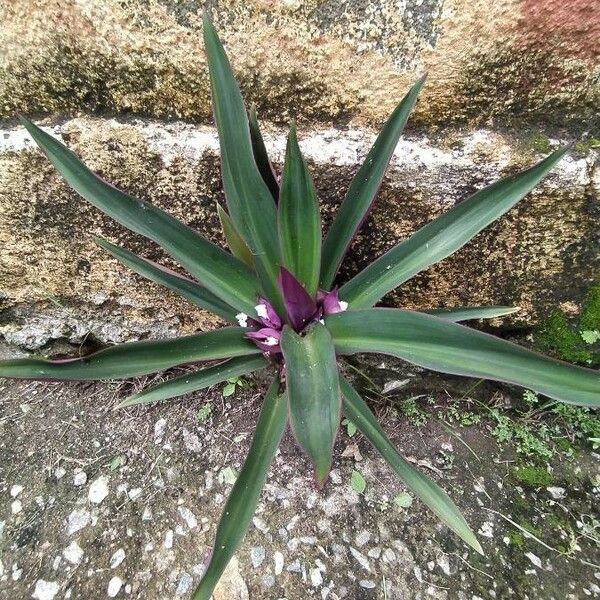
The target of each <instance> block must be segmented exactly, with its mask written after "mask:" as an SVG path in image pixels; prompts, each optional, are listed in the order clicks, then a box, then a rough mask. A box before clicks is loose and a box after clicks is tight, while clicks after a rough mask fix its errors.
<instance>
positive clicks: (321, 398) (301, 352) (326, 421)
mask: <svg viewBox="0 0 600 600" xmlns="http://www.w3.org/2000/svg"><path fill="white" fill-rule="evenodd" d="M281 351H282V352H283V356H284V358H285V364H286V367H287V370H286V377H287V396H288V402H289V407H290V424H291V426H292V429H293V431H294V434H295V436H296V438H297V440H298V442H299V444H300V446H301V447H302V449H303V450H304V451H305V452H306V453H307V454H308V456H309V457H310V459H311V461H312V463H313V465H314V467H315V479H316V481H317V484H319V485H322V484H323V483H324V482H325V480H326V479H327V476H328V475H329V470H330V469H331V461H332V453H333V444H334V443H335V437H336V435H337V431H338V429H339V424H340V413H341V393H340V384H339V377H338V370H337V363H336V360H335V352H334V348H333V342H332V340H331V336H330V335H329V332H328V331H327V329H326V328H325V327H324V326H323V325H321V324H320V323H317V324H315V325H313V326H312V327H311V328H310V329H309V330H308V333H306V334H305V335H304V336H299V335H298V334H297V333H295V332H294V331H293V330H292V329H290V328H289V327H288V326H287V325H286V326H285V327H284V329H283V335H282V337H281Z"/></svg>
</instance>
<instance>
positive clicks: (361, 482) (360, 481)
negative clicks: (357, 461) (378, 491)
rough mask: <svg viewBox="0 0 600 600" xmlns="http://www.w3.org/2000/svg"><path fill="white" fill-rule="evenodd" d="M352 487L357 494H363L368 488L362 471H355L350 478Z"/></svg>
mask: <svg viewBox="0 0 600 600" xmlns="http://www.w3.org/2000/svg"><path fill="white" fill-rule="evenodd" d="M350 487H351V488H352V489H353V490H354V491H355V492H356V493H357V494H362V493H363V492H364V491H365V489H366V488H367V482H366V481H365V478H364V477H363V476H362V473H360V471H357V470H356V469H354V470H353V471H352V475H351V476H350Z"/></svg>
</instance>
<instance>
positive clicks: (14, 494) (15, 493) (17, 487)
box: [10, 485, 24, 498]
mask: <svg viewBox="0 0 600 600" xmlns="http://www.w3.org/2000/svg"><path fill="white" fill-rule="evenodd" d="M23 489H24V488H23V486H22V485H13V486H12V487H11V488H10V495H11V497H12V498H16V497H17V496H18V495H19V494H20V493H21V492H22V491H23Z"/></svg>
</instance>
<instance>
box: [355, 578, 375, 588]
mask: <svg viewBox="0 0 600 600" xmlns="http://www.w3.org/2000/svg"><path fill="white" fill-rule="evenodd" d="M358 585H360V587H361V588H365V589H367V590H372V589H373V588H374V587H375V582H374V581H369V580H368V579H362V580H361V581H360V582H359V584H358Z"/></svg>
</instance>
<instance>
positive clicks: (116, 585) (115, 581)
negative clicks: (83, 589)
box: [106, 577, 123, 598]
mask: <svg viewBox="0 0 600 600" xmlns="http://www.w3.org/2000/svg"><path fill="white" fill-rule="evenodd" d="M122 587H123V580H122V579H121V578H120V577H113V578H112V579H111V580H110V581H109V582H108V590H107V592H106V593H107V594H108V597H109V598H114V597H115V596H116V595H117V594H118V593H119V592H120V591H121V588H122Z"/></svg>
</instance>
